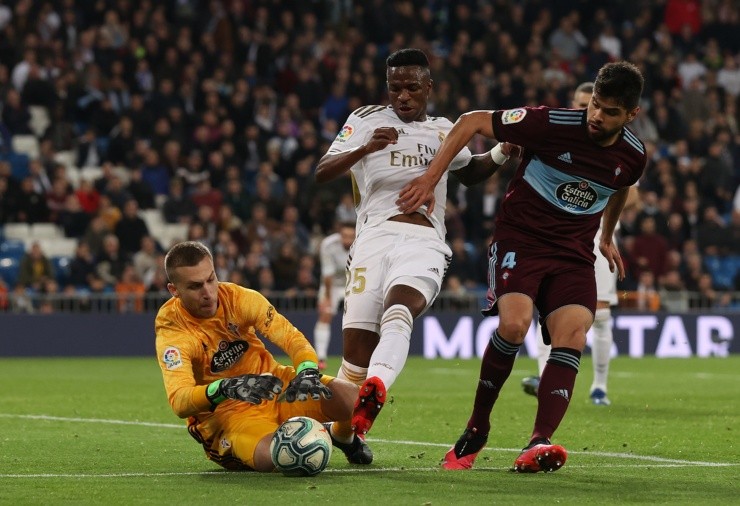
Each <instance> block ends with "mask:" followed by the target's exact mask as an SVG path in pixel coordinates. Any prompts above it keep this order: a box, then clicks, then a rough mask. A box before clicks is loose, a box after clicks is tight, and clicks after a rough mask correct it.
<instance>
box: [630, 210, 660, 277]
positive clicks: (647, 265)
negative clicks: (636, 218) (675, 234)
mask: <svg viewBox="0 0 740 506" xmlns="http://www.w3.org/2000/svg"><path fill="white" fill-rule="evenodd" d="M655 228H656V227H655V218H654V217H652V216H646V217H645V218H643V220H642V222H641V223H640V233H639V234H638V235H636V236H635V238H634V241H633V243H632V248H631V250H630V251H629V262H630V264H631V265H632V268H633V270H634V271H635V272H642V271H646V270H647V271H650V272H651V273H652V275H653V278H654V279H659V278H660V277H661V276H662V275H663V274H664V273H665V270H666V262H667V260H668V241H667V240H666V239H665V237H663V236H662V235H659V234H658V233H657V232H656V230H655Z"/></svg>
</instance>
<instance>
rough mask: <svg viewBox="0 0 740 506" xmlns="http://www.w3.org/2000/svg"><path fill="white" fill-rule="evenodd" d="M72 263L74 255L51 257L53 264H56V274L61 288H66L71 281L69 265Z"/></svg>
mask: <svg viewBox="0 0 740 506" xmlns="http://www.w3.org/2000/svg"><path fill="white" fill-rule="evenodd" d="M71 263H72V257H66V256H65V257H60V256H53V257H51V264H52V265H53V266H54V275H55V277H56V280H57V283H59V287H60V288H64V286H66V284H67V283H68V282H69V274H70V270H69V266H70V264H71Z"/></svg>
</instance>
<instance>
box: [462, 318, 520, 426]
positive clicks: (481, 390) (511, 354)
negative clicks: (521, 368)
mask: <svg viewBox="0 0 740 506" xmlns="http://www.w3.org/2000/svg"><path fill="white" fill-rule="evenodd" d="M518 351H519V346H518V345H514V344H511V343H510V342H508V341H505V340H504V339H503V338H502V337H501V336H500V335H499V333H498V330H497V331H495V332H494V333H493V335H492V336H491V340H490V341H489V343H488V346H486V351H485V352H483V359H482V362H481V366H480V380H479V381H478V388H477V389H476V391H475V402H474V403H473V414H472V415H470V420H468V428H469V429H472V428H473V427H475V428H476V429H478V434H481V435H484V434H488V432H489V431H490V430H491V420H490V418H491V410H492V409H493V405H494V404H495V402H496V399H498V394H499V392H500V391H501V387H502V386H503V385H504V383H505V382H506V379H507V378H508V377H509V374H511V369H512V368H513V367H514V360H515V359H516V354H517V352H518Z"/></svg>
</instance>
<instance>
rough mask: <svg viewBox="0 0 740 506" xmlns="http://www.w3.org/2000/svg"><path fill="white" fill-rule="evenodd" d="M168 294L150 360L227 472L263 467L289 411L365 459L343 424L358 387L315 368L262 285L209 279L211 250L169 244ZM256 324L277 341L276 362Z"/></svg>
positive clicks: (173, 402)
mask: <svg viewBox="0 0 740 506" xmlns="http://www.w3.org/2000/svg"><path fill="white" fill-rule="evenodd" d="M165 270H166V272H167V277H168V279H169V283H168V285H167V288H168V290H169V291H170V293H171V294H172V298H171V299H170V300H169V301H167V302H166V303H165V304H164V305H162V307H161V308H160V310H159V312H158V313H157V318H156V320H155V324H154V326H155V332H156V348H157V359H158V362H159V366H160V368H161V370H162V376H163V377H164V386H165V390H166V392H167V398H168V400H169V403H170V406H171V407H172V410H173V411H174V412H175V414H177V415H178V416H179V417H180V418H187V419H188V431H189V432H190V434H191V435H192V436H193V437H194V438H195V439H196V440H197V441H198V442H199V443H201V444H202V445H203V448H204V449H205V452H206V457H207V458H209V459H210V460H212V461H214V462H216V463H217V464H219V465H221V466H223V467H225V468H226V469H231V470H254V471H261V472H270V471H272V470H273V469H274V466H273V464H272V459H271V457H270V441H271V439H272V435H273V433H274V432H275V430H276V429H277V427H278V426H279V425H280V424H281V423H282V422H284V421H285V420H287V419H288V418H290V417H293V416H308V417H311V418H314V419H316V420H319V421H320V422H331V421H334V423H331V424H328V423H326V425H327V426H329V431H330V434H331V436H332V442H333V443H334V446H336V447H338V448H340V449H341V450H342V451H343V452H344V454H345V455H346V456H347V460H349V462H351V463H354V464H369V463H370V462H372V458H373V455H372V452H371V451H370V448H369V447H368V446H367V444H366V443H365V442H364V441H363V440H362V439H360V438H359V437H358V436H356V435H355V434H354V432H353V431H352V428H351V425H350V418H351V416H352V408H353V406H354V401H355V399H356V398H357V392H358V387H357V385H354V384H352V383H350V382H347V381H344V380H341V379H337V378H333V377H331V376H326V375H323V376H322V375H321V374H320V373H319V371H318V366H317V363H316V362H317V357H316V352H315V351H314V349H313V347H312V346H311V344H310V343H309V342H308V340H307V339H306V338H305V337H304V335H303V334H302V333H301V332H300V331H299V330H298V329H296V328H295V327H294V326H293V325H292V324H291V323H290V322H289V321H288V320H287V319H286V318H285V317H284V316H282V315H280V314H279V313H278V312H276V311H275V308H274V307H273V306H272V305H271V304H270V303H269V302H268V301H267V299H266V298H265V297H263V296H262V295H261V294H260V293H258V292H255V291H253V290H249V289H246V288H243V287H241V286H238V285H235V284H232V283H221V282H219V281H218V279H217V277H216V273H215V271H214V266H213V257H212V255H211V252H210V251H209V250H208V248H206V247H205V246H204V245H202V244H201V243H198V242H193V241H188V242H182V243H179V244H176V245H175V246H173V247H172V249H171V250H170V251H169V253H167V256H166V257H165ZM257 332H259V333H260V335H262V336H264V338H266V339H268V340H269V341H271V342H272V343H274V344H275V345H276V346H278V347H279V348H281V349H282V350H283V351H284V352H285V353H286V354H287V355H288V356H289V357H290V360H291V361H292V363H293V364H294V365H293V366H287V365H282V364H280V363H279V362H278V361H277V360H275V358H274V357H273V356H272V354H271V353H270V352H269V351H268V350H267V349H266V348H265V344H264V342H263V341H262V339H260V338H259V337H258V336H257Z"/></svg>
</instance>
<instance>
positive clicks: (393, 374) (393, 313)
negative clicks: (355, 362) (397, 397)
mask: <svg viewBox="0 0 740 506" xmlns="http://www.w3.org/2000/svg"><path fill="white" fill-rule="evenodd" d="M413 324H414V318H413V317H412V316H411V311H409V308H407V307H406V306H404V305H402V304H395V305H393V306H391V307H389V308H388V309H386V310H385V312H384V313H383V317H382V318H381V319H380V341H379V342H378V346H376V347H375V351H373V355H372V357H370V367H368V370H367V376H368V377H369V378H371V377H373V376H377V377H378V378H380V379H381V380H382V381H383V383H384V384H385V388H386V390H387V389H390V387H391V385H392V384H393V382H395V381H396V378H397V377H398V375H399V374H401V370H402V369H403V366H404V365H405V364H406V359H407V358H408V356H409V346H410V343H411V330H412V328H413Z"/></svg>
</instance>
